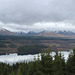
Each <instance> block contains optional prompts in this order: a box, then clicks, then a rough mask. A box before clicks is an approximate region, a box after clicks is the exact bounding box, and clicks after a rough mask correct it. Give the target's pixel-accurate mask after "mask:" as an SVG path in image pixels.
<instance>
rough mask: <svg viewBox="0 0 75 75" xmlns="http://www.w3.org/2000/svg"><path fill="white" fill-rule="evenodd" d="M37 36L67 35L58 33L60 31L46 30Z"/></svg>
mask: <svg viewBox="0 0 75 75" xmlns="http://www.w3.org/2000/svg"><path fill="white" fill-rule="evenodd" d="M36 36H46V37H66V36H65V35H62V34H58V33H55V32H50V31H45V32H43V33H40V34H38V35H36Z"/></svg>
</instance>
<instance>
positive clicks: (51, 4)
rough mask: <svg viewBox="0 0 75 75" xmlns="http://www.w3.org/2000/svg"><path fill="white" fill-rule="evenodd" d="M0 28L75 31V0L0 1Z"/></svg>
mask: <svg viewBox="0 0 75 75" xmlns="http://www.w3.org/2000/svg"><path fill="white" fill-rule="evenodd" d="M0 27H2V28H6V29H9V30H11V31H24V32H28V31H42V30H71V31H75V0H0Z"/></svg>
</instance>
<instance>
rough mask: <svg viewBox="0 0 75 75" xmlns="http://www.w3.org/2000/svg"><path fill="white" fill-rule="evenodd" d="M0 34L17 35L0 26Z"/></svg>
mask: <svg viewBox="0 0 75 75" xmlns="http://www.w3.org/2000/svg"><path fill="white" fill-rule="evenodd" d="M0 35H17V34H16V33H14V32H11V31H9V30H6V29H4V28H0Z"/></svg>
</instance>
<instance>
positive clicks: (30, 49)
mask: <svg viewBox="0 0 75 75" xmlns="http://www.w3.org/2000/svg"><path fill="white" fill-rule="evenodd" d="M46 48H48V46H45V45H26V46H20V47H19V48H18V55H27V54H38V53H40V52H41V51H42V49H46Z"/></svg>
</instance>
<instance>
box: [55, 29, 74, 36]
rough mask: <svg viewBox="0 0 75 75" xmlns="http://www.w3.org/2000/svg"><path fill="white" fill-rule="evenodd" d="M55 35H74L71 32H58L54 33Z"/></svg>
mask: <svg viewBox="0 0 75 75" xmlns="http://www.w3.org/2000/svg"><path fill="white" fill-rule="evenodd" d="M56 33H58V34H63V35H66V36H67V35H68V36H70V35H75V33H74V32H72V31H65V30H64V31H58V32H56Z"/></svg>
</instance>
